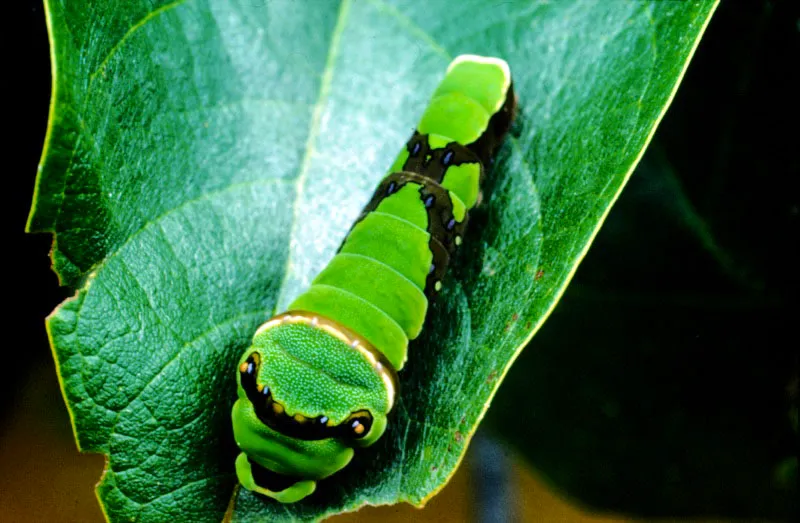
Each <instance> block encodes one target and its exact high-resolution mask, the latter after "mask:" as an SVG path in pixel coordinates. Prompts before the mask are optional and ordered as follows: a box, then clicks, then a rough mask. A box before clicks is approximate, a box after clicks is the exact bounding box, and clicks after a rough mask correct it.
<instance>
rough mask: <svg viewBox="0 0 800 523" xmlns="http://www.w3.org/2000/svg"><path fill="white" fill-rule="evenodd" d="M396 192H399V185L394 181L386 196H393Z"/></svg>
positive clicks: (387, 189)
mask: <svg viewBox="0 0 800 523" xmlns="http://www.w3.org/2000/svg"><path fill="white" fill-rule="evenodd" d="M395 191H397V184H396V183H395V182H394V181H392V182H389V186H388V187H387V188H386V196H391V195H392V194H394V193H395Z"/></svg>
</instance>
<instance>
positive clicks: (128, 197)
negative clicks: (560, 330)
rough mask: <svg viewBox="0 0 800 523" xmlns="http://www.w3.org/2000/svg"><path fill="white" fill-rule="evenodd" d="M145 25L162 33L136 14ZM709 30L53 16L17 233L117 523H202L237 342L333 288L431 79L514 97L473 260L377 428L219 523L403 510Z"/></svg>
mask: <svg viewBox="0 0 800 523" xmlns="http://www.w3.org/2000/svg"><path fill="white" fill-rule="evenodd" d="M154 4H155V5H154ZM714 5H715V4H714V2H712V1H706V2H693V3H683V2H680V3H676V2H655V1H651V2H640V3H622V2H618V3H617V2H614V3H612V2H601V3H581V2H569V3H566V2H562V3H556V4H548V3H541V4H539V3H535V4H532V3H530V2H502V3H487V2H474V3H473V5H467V4H466V3H457V4H455V3H452V2H446V1H436V0H429V1H426V2H425V3H424V4H420V3H416V2H414V3H411V2H399V1H397V2H385V1H382V0H359V1H353V0H344V1H342V2H341V3H339V2H308V3H301V2H295V1H289V0H287V1H284V2H278V1H276V2H263V1H257V0H242V1H240V2H227V1H226V2H216V1H205V2H204V1H200V0H196V1H183V0H179V1H175V2H171V3H165V2H153V1H148V2H144V1H139V2H131V1H124V2H123V1H121V0H120V1H116V2H112V1H108V2H105V3H102V4H101V3H98V2H86V1H74V2H69V3H61V2H54V1H52V2H48V6H47V7H48V17H49V23H50V35H51V39H52V47H53V62H54V95H53V104H52V111H51V122H50V129H49V133H48V138H47V144H46V149H45V153H44V155H43V159H42V166H41V172H40V175H39V179H38V182H37V192H36V197H35V202H34V206H33V210H32V212H31V218H30V224H29V228H30V230H32V231H52V232H53V233H54V235H55V245H54V250H53V259H54V266H55V269H56V271H57V272H58V274H59V275H60V277H61V279H62V281H63V282H64V283H65V284H67V285H70V286H74V287H77V288H78V292H77V295H76V296H75V297H74V298H72V299H70V300H68V301H67V302H65V303H64V304H63V305H61V306H60V307H59V309H58V310H57V311H56V312H55V313H54V314H53V315H52V316H51V317H50V318H49V320H48V329H49V332H50V335H51V339H52V344H53V349H54V353H55V358H56V363H57V366H58V371H59V374H60V376H61V380H62V385H63V391H64V396H65V398H66V402H67V406H68V407H69V409H70V412H71V414H72V419H73V423H74V428H75V433H76V437H77V440H78V443H79V446H80V447H81V449H83V450H87V451H94V452H103V453H105V454H107V455H108V456H109V463H108V467H107V470H106V473H105V475H104V477H103V480H102V482H101V484H100V486H99V487H98V488H99V495H100V499H101V502H102V504H103V505H104V509H105V511H106V513H107V514H108V515H109V517H110V518H111V519H114V520H123V519H136V520H140V521H163V520H165V519H167V518H178V519H180V520H197V521H212V520H218V519H220V518H221V517H222V516H223V513H225V511H226V508H227V507H228V506H229V500H231V495H232V493H234V488H235V478H234V475H233V469H232V460H233V455H234V452H235V447H234V445H233V442H232V437H231V430H230V423H229V409H230V407H231V404H232V401H233V399H234V395H235V367H234V365H235V361H236V360H237V358H238V357H239V355H240V351H241V350H242V349H243V348H244V347H245V346H246V344H247V343H248V340H249V338H250V336H251V334H252V333H253V332H254V330H255V328H256V327H257V326H258V324H259V323H260V322H262V321H263V320H265V319H266V318H267V317H268V315H269V314H270V313H272V312H273V311H276V310H280V309H282V308H283V307H284V306H285V305H286V304H287V303H289V301H290V300H291V299H292V298H293V297H294V296H295V295H297V294H298V293H299V292H300V291H301V290H302V289H303V288H304V287H305V286H306V285H307V284H308V282H309V281H310V279H311V278H312V277H313V276H314V275H315V274H316V273H317V272H318V271H319V270H320V269H321V268H322V267H323V266H324V265H325V263H326V261H327V260H328V259H330V257H331V256H332V254H333V252H334V250H335V248H336V246H337V245H338V243H339V242H340V241H341V239H342V237H343V235H344V234H345V232H346V230H347V229H348V227H349V224H350V222H351V221H352V220H353V219H354V218H355V216H356V215H357V213H358V212H359V210H360V207H361V206H362V205H363V204H364V203H365V201H366V199H367V198H368V196H369V194H370V193H371V190H372V188H373V187H374V186H375V185H376V184H377V182H378V180H379V179H380V178H381V176H382V175H383V173H384V172H385V170H386V169H387V168H388V166H389V165H390V164H391V162H392V160H393V157H394V155H395V154H396V152H397V151H398V150H399V148H400V147H401V146H402V144H403V143H404V141H405V139H406V137H407V136H408V135H409V133H410V132H411V130H412V128H413V125H414V123H415V121H416V120H417V119H418V117H419V115H420V114H421V112H422V111H423V109H424V105H425V103H426V101H427V99H428V97H429V96H430V93H431V91H432V89H433V87H434V86H435V85H436V83H437V82H438V80H439V78H440V77H441V75H442V74H443V72H444V69H445V67H446V66H447V64H448V62H449V60H450V59H451V58H452V57H453V56H454V55H457V54H459V53H463V52H472V53H481V54H490V55H497V56H502V57H504V58H506V59H507V60H508V61H509V63H510V64H511V68H512V73H513V75H514V82H515V87H516V90H517V92H518V94H519V102H520V109H521V111H520V115H519V121H518V125H517V129H516V136H517V138H516V139H512V140H509V143H508V144H507V146H506V147H505V148H504V150H503V152H502V154H501V158H500V161H499V162H498V165H497V167H496V169H495V170H494V173H493V175H492V178H491V181H490V184H489V185H490V186H489V187H487V188H486V201H485V203H484V204H483V206H482V207H481V208H480V209H478V210H477V211H476V212H475V215H474V218H472V220H471V224H472V227H471V231H470V234H469V236H468V238H467V243H468V247H467V249H466V250H465V252H464V255H463V256H462V259H461V260H460V262H461V263H460V264H459V266H458V267H457V268H456V269H455V270H454V271H453V274H451V276H450V278H449V280H448V281H447V282H446V292H444V295H445V298H444V299H442V300H441V301H439V302H437V303H436V304H435V306H434V307H433V309H432V311H431V314H430V318H429V319H428V323H427V327H426V330H425V333H424V334H423V336H422V337H421V339H419V340H418V341H417V342H415V343H414V344H413V346H412V347H411V350H410V360H409V364H408V365H407V370H404V371H403V373H402V377H401V378H402V399H401V401H400V402H399V405H398V407H397V408H396V411H395V414H394V416H393V419H392V422H391V428H390V430H389V432H388V433H387V435H386V436H384V438H383V439H382V440H381V442H380V443H379V444H377V445H376V446H375V447H373V448H370V449H368V450H366V451H364V452H361V453H359V455H358V456H357V458H356V459H355V460H354V462H353V464H352V465H350V466H349V467H348V468H347V469H346V471H345V472H343V473H341V474H337V475H336V476H335V477H334V478H333V479H332V480H330V481H326V482H323V483H321V484H320V486H319V488H318V494H315V495H314V496H313V497H311V498H309V499H308V500H306V501H304V502H302V503H299V504H296V505H292V506H281V505H278V504H276V503H273V502H269V501H265V500H263V499H260V498H257V497H255V496H253V495H252V494H250V493H249V492H239V494H238V496H237V497H236V498H235V500H234V503H233V504H232V505H230V506H231V508H232V516H233V519H234V520H237V521H238V520H241V521H250V520H255V519H258V518H259V517H267V516H269V517H272V518H278V517H284V518H291V517H298V516H300V517H306V518H312V517H320V516H324V515H326V514H331V513H335V512H339V511H344V510H354V509H356V508H357V507H359V506H361V505H363V504H365V503H371V504H382V503H394V502H397V501H409V502H412V503H416V504H422V503H424V501H425V500H426V499H428V498H429V497H430V496H432V495H433V494H435V493H436V492H437V491H438V490H439V489H441V488H442V487H443V485H444V484H445V482H446V481H447V480H448V478H449V477H450V476H451V474H452V473H453V471H454V470H455V468H456V466H457V465H458V462H459V461H460V459H461V457H462V456H463V454H464V451H465V449H466V446H467V443H468V442H469V439H470V437H471V436H472V434H473V432H474V430H475V428H476V426H477V424H478V422H479V421H480V419H481V418H482V416H483V414H484V413H485V410H486V407H487V406H488V403H489V401H490V400H491V397H492V395H493V394H494V391H495V390H496V388H497V386H498V385H499V383H500V381H501V378H502V376H503V375H504V374H505V372H506V370H507V369H508V367H509V365H510V364H511V362H512V361H513V359H514V358H515V357H516V355H517V354H518V352H519V350H520V348H521V347H523V346H524V344H525V343H526V341H527V340H528V339H529V338H530V337H531V336H532V334H533V332H534V331H535V330H536V329H537V328H538V326H539V325H541V323H542V322H543V321H544V319H545V318H546V316H547V315H548V313H549V312H550V311H551V310H552V308H553V306H554V305H555V303H556V301H557V300H558V298H559V296H560V295H561V293H562V292H563V291H564V288H565V286H566V284H567V282H568V281H569V279H570V277H571V275H572V274H573V272H574V271H575V269H576V266H577V264H578V262H579V261H580V260H581V258H582V257H583V256H584V254H585V253H586V250H587V249H588V247H589V244H590V242H591V240H592V238H593V237H594V235H595V233H596V231H597V229H598V228H599V226H600V224H601V223H602V221H603V219H604V217H605V215H606V213H607V212H608V210H609V208H610V206H611V205H612V203H613V202H614V200H615V199H616V197H617V195H618V194H619V192H620V191H621V189H622V187H623V185H624V184H625V181H626V180H627V178H628V176H629V175H630V173H631V171H632V169H633V167H634V165H635V163H636V162H637V160H638V158H639V157H640V155H641V154H642V151H643V150H644V148H645V146H646V145H647V142H648V141H649V139H650V137H651V136H652V133H653V131H654V129H655V126H656V124H657V123H658V121H659V119H660V118H661V116H662V115H663V113H664V111H665V110H666V107H667V105H668V104H669V101H670V99H671V97H672V94H673V93H674V91H675V89H676V87H677V84H678V82H679V80H680V78H681V75H682V74H683V71H684V69H685V67H686V65H687V62H688V60H689V57H690V55H691V54H692V52H693V50H694V48H695V46H696V44H697V42H698V40H699V38H700V35H701V33H702V31H703V28H704V27H705V24H706V23H707V21H708V18H709V17H710V14H711V12H712V11H713V8H714Z"/></svg>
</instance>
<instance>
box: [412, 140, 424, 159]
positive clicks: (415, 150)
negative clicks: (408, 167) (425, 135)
mask: <svg viewBox="0 0 800 523" xmlns="http://www.w3.org/2000/svg"><path fill="white" fill-rule="evenodd" d="M420 149H422V146H421V145H420V144H419V142H416V143H415V144H414V146H413V147H412V148H411V153H410V156H416V155H418V154H419V150H420Z"/></svg>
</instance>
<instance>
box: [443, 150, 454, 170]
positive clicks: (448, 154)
mask: <svg viewBox="0 0 800 523" xmlns="http://www.w3.org/2000/svg"><path fill="white" fill-rule="evenodd" d="M454 155H455V153H454V152H453V151H450V150H448V151H447V152H446V153H444V156H442V165H444V166H445V167H447V166H448V165H450V162H452V161H453V156H454Z"/></svg>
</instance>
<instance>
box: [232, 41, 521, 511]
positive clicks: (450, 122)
mask: <svg viewBox="0 0 800 523" xmlns="http://www.w3.org/2000/svg"><path fill="white" fill-rule="evenodd" d="M515 109H516V99H515V95H514V90H513V87H512V82H511V73H510V71H509V67H508V64H507V63H506V62H505V61H504V60H501V59H499V58H490V57H481V56H475V55H461V56H459V57H457V58H455V59H454V60H453V62H452V63H451V64H450V65H449V67H448V68H447V72H446V74H445V77H444V79H443V80H442V81H441V82H440V84H439V86H438V87H437V89H436V90H435V92H434V94H433V97H432V98H431V101H430V103H429V105H428V107H427V109H426V110H425V112H424V113H423V115H422V117H421V119H420V122H419V125H418V126H417V128H416V130H415V131H414V133H413V136H412V137H411V139H410V140H409V141H408V143H407V144H406V146H405V148H404V149H403V150H402V151H401V152H400V154H399V155H398V157H397V159H396V161H395V162H394V164H393V165H392V167H391V168H390V170H389V174H388V175H387V176H386V177H385V178H384V179H383V181H381V183H380V185H378V188H377V190H376V191H375V193H374V195H373V196H372V199H371V200H370V201H369V203H368V204H367V205H366V207H365V208H364V210H363V212H362V213H361V214H360V216H359V217H358V219H357V220H356V222H355V224H354V225H353V226H352V228H351V229H350V231H349V233H348V235H347V237H346V238H345V240H344V241H343V243H342V244H341V246H340V248H339V251H338V252H337V254H336V255H335V256H334V258H333V259H332V260H331V261H330V263H329V264H328V265H327V267H325V269H324V270H322V272H321V273H319V275H317V277H316V278H315V279H314V280H313V282H312V284H311V286H310V288H309V289H308V290H307V291H306V292H304V293H303V294H301V295H300V296H299V297H297V299H295V301H294V302H292V303H291V304H290V305H289V307H288V311H287V312H284V313H282V314H278V315H277V316H274V317H273V318H271V319H270V320H268V321H267V322H266V323H264V324H263V325H262V326H261V327H259V328H258V330H257V331H256V333H255V335H254V337H253V342H252V345H251V346H250V347H249V348H248V349H247V350H246V351H245V352H244V354H243V355H242V358H241V360H240V361H239V365H238V373H237V383H238V389H237V391H238V392H237V400H236V402H235V404H234V406H233V411H232V422H233V432H234V439H235V440H236V444H237V445H238V447H239V449H240V450H241V452H240V453H239V455H238V457H237V458H236V463H235V468H236V474H237V477H238V479H239V482H240V483H241V485H242V486H243V487H245V488H247V489H249V490H251V491H254V492H256V493H259V494H262V495H265V496H268V497H270V498H274V499H276V500H278V501H280V502H282V503H293V502H296V501H299V500H301V499H303V498H305V497H306V496H309V495H310V494H312V493H313V492H314V490H315V489H316V484H317V481H318V480H321V479H323V478H326V477H328V476H330V475H332V474H334V473H335V472H337V471H339V470H341V469H342V468H344V467H345V466H346V465H347V464H348V463H349V462H350V460H351V459H352V457H353V455H354V453H355V451H356V449H358V448H361V447H366V446H369V445H372V444H373V443H375V442H376V441H377V440H378V439H379V438H380V437H381V435H382V434H383V433H384V431H385V430H386V427H387V415H388V414H389V412H390V411H391V409H392V406H393V405H394V402H395V399H396V397H397V394H398V378H397V371H399V370H400V369H402V368H403V365H404V364H405V362H406V356H407V349H408V343H409V340H413V339H415V338H417V336H419V334H420V332H421V330H422V327H423V323H424V321H425V316H426V313H427V310H428V302H429V300H431V299H433V298H434V297H435V296H436V294H437V293H438V292H439V291H440V290H441V288H442V279H443V277H444V274H445V271H446V270H447V266H448V265H449V263H450V260H451V259H452V257H453V256H454V254H455V253H456V251H457V250H458V248H459V246H460V245H461V244H462V242H463V238H464V231H465V229H466V226H467V221H468V211H469V210H470V209H471V208H473V207H474V206H475V205H476V204H477V203H478V202H479V199H480V186H481V181H482V179H483V178H484V176H485V172H486V170H487V169H488V168H489V167H490V166H491V164H492V162H493V158H494V155H495V154H496V152H497V149H498V148H499V146H500V145H501V144H502V141H503V138H504V136H505V135H506V133H507V132H508V130H509V128H510V126H511V122H512V120H513V119H514V113H515Z"/></svg>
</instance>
